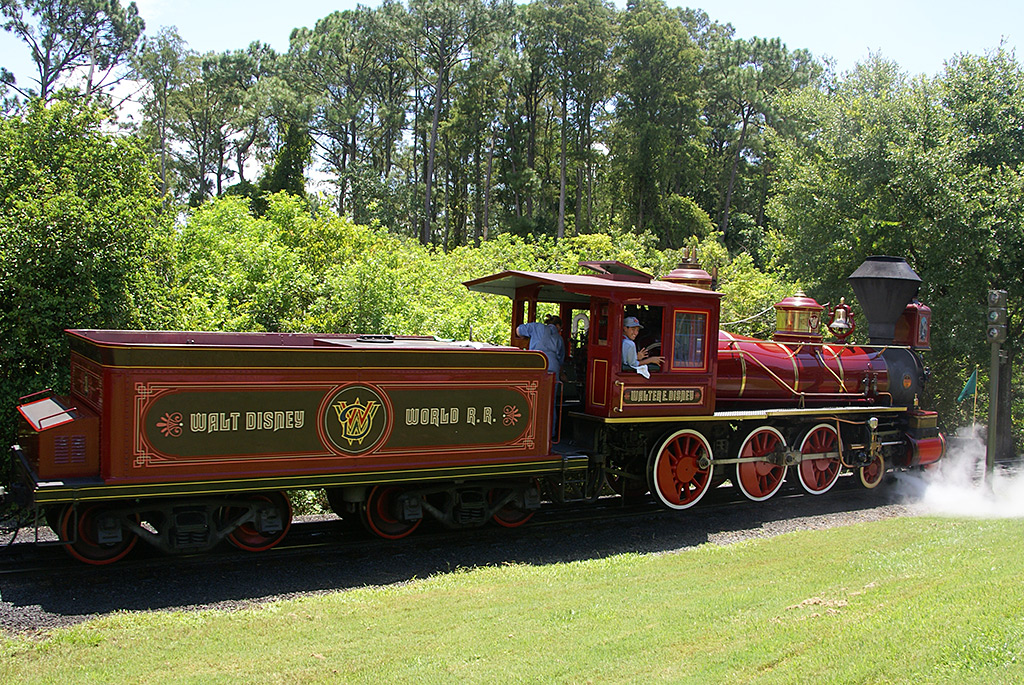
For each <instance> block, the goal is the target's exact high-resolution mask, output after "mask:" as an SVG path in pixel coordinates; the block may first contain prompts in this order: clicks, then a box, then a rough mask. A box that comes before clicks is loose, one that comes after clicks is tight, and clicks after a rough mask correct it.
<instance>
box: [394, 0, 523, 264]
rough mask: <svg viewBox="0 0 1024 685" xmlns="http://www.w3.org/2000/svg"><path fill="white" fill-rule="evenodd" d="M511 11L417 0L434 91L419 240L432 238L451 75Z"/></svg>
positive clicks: (415, 15) (493, 4)
mask: <svg viewBox="0 0 1024 685" xmlns="http://www.w3.org/2000/svg"><path fill="white" fill-rule="evenodd" d="M508 12H511V5H510V4H509V2H508V1H507V0H488V2H487V4H484V2H482V1H481V0H471V2H457V1H456V0H412V1H411V2H410V3H409V13H410V15H411V17H412V20H413V22H414V24H415V26H416V32H415V33H414V37H413V45H414V46H415V48H416V50H417V51H418V52H419V54H420V55H421V57H422V60H423V62H422V65H423V68H424V70H425V73H424V74H423V77H424V78H425V80H426V81H427V83H428V87H429V89H430V93H431V105H430V116H431V120H430V132H429V136H428V140H427V151H426V155H427V160H426V172H425V173H424V179H423V186H424V192H423V195H424V199H423V220H422V224H421V230H420V242H421V243H422V244H424V245H426V244H428V243H430V242H431V241H432V239H433V229H432V226H431V223H432V219H433V214H434V207H433V202H434V198H433V195H432V191H433V185H434V166H435V164H436V161H437V142H438V131H439V130H440V124H441V112H442V109H444V108H445V107H446V106H447V102H448V94H449V89H450V88H451V85H452V73H453V70H454V69H455V67H456V66H458V65H459V64H460V63H462V62H463V61H465V60H466V59H467V58H468V52H467V51H468V49H469V48H470V46H471V45H472V44H473V43H474V42H475V41H477V40H478V39H479V38H480V37H481V36H482V35H485V34H487V33H489V32H490V31H491V30H492V29H493V27H494V24H495V21H496V20H497V18H498V17H500V16H501V15H504V14H507V13H508Z"/></svg>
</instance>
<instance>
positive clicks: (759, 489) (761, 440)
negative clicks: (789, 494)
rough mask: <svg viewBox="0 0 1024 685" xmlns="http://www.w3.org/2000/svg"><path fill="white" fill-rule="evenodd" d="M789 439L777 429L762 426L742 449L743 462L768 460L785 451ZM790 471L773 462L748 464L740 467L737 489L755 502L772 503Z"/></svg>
mask: <svg viewBox="0 0 1024 685" xmlns="http://www.w3.org/2000/svg"><path fill="white" fill-rule="evenodd" d="M785 447H786V439H785V438H783V437H782V433H780V432H779V431H778V430H776V429H775V428H772V427H771V426H762V427H761V428H757V429H755V430H754V431H753V432H752V433H751V434H750V435H748V436H747V439H746V440H744V441H743V446H742V447H740V453H739V457H740V459H749V458H751V457H756V458H764V457H768V456H770V455H771V454H773V453H775V452H777V451H778V450H781V449H785ZM785 476H786V467H785V466H784V465H782V464H773V463H772V462H770V461H746V462H742V463H739V464H736V485H737V486H739V489H740V491H741V492H742V493H743V494H744V495H745V496H746V497H747V498H748V499H752V500H754V501H755V502H761V501H763V500H766V499H768V498H769V497H771V496H772V495H774V494H775V493H777V492H778V491H779V489H780V488H781V487H782V482H783V481H784V480H785Z"/></svg>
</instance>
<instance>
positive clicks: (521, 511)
mask: <svg viewBox="0 0 1024 685" xmlns="http://www.w3.org/2000/svg"><path fill="white" fill-rule="evenodd" d="M530 487H531V488H534V489H535V490H536V491H537V498H538V499H539V498H540V483H538V482H537V481H536V480H534V481H533V482H532V483H531V484H530ZM509 495H512V497H511V498H509ZM524 496H525V494H522V495H519V496H516V495H515V491H514V490H512V489H509V488H492V489H491V490H490V491H489V492H488V493H487V501H488V502H491V503H494V502H500V501H501V500H503V499H506V498H509V501H508V502H506V503H505V505H504V506H502V507H501V509H498V511H496V512H494V517H493V518H494V522H495V523H497V524H498V525H499V526H503V527H505V528H518V527H519V526H521V525H523V524H524V523H526V522H527V521H529V520H530V519H532V518H533V515H534V513H535V510H533V509H526V508H525V507H523V506H522V504H523V502H522V499H523V497H524Z"/></svg>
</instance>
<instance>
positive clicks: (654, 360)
mask: <svg viewBox="0 0 1024 685" xmlns="http://www.w3.org/2000/svg"><path fill="white" fill-rule="evenodd" d="M622 328H623V334H622V369H623V370H624V371H625V370H628V369H633V370H635V371H636V372H637V373H638V374H640V375H641V376H643V377H644V378H650V377H651V372H650V369H648V368H647V365H648V364H664V363H665V359H664V358H663V357H649V356H648V355H647V350H640V352H639V353H637V350H636V342H635V341H636V336H638V335H640V329H641V328H643V326H641V325H640V319H638V318H636V317H635V316H627V317H626V318H625V320H624V321H623V322H622Z"/></svg>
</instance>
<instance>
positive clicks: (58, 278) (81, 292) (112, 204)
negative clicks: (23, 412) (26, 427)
mask: <svg viewBox="0 0 1024 685" xmlns="http://www.w3.org/2000/svg"><path fill="white" fill-rule="evenodd" d="M104 122H105V119H104V117H103V116H102V115H101V114H100V113H99V112H98V111H97V110H95V109H91V108H82V107H79V106H78V105H75V104H72V103H68V102H56V103H53V104H52V105H50V106H48V107H47V106H43V105H42V103H41V102H39V101H36V102H34V103H33V104H32V105H31V106H30V107H28V108H27V110H26V111H25V113H24V115H23V116H15V117H8V118H4V119H0V406H5V407H13V406H14V405H15V401H16V399H17V398H18V397H20V396H22V395H25V394H28V393H30V392H36V391H38V390H42V389H44V388H46V387H54V388H63V387H66V385H67V373H68V361H67V356H68V352H67V344H66V342H65V340H64V335H63V332H62V331H63V330H64V329H65V328H72V327H80V328H91V327H113V328H133V327H140V326H141V327H145V326H153V325H159V324H160V323H161V319H160V316H159V312H160V309H161V306H162V303H160V302H158V299H159V295H158V293H157V279H158V278H159V274H158V272H157V270H156V269H155V268H154V265H158V264H159V263H160V262H161V260H163V259H164V258H163V256H162V255H160V254H159V252H157V251H155V245H154V244H153V241H154V236H155V234H156V229H157V228H158V227H159V215H158V212H157V209H158V203H157V199H156V196H155V193H154V185H153V176H152V174H151V172H150V159H149V156H148V155H147V154H146V152H145V151H144V150H143V147H142V146H141V145H140V144H139V143H138V141H135V140H132V139H130V138H120V137H113V136H110V135H109V134H106V133H103V131H102V130H101V128H102V125H103V124H104ZM151 255H152V256H151ZM13 418H14V417H13V416H10V412H3V415H2V419H0V421H2V422H3V423H2V425H3V436H4V438H5V442H9V440H6V439H8V438H10V437H11V432H10V431H11V428H12V426H13Z"/></svg>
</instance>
